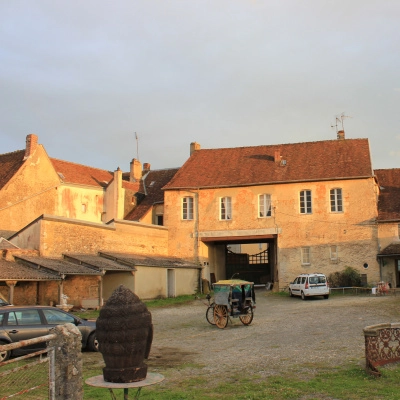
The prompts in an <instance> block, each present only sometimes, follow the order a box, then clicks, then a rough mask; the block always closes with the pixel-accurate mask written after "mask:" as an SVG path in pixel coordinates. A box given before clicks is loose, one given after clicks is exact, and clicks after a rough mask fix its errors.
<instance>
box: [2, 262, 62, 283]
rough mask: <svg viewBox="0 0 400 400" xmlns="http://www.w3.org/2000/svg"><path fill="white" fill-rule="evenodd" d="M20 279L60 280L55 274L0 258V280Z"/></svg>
mask: <svg viewBox="0 0 400 400" xmlns="http://www.w3.org/2000/svg"><path fill="white" fill-rule="evenodd" d="M5 280H22V281H49V280H52V281H54V280H61V277H60V276H57V275H55V274H52V273H49V272H46V271H42V270H38V269H34V268H30V267H27V266H25V265H22V264H19V263H17V262H11V261H6V260H1V259H0V281H5Z"/></svg>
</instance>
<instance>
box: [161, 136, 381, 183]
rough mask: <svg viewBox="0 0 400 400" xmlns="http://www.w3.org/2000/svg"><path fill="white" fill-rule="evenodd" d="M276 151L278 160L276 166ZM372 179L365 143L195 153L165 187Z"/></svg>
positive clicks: (347, 141) (328, 142)
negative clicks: (279, 159)
mask: <svg viewBox="0 0 400 400" xmlns="http://www.w3.org/2000/svg"><path fill="white" fill-rule="evenodd" d="M277 152H279V154H280V156H281V160H282V161H285V162H286V164H285V165H282V164H283V163H281V162H275V161H274V158H275V154H276V153H277ZM370 176H373V172H372V166H371V157H370V151H369V143H368V139H343V140H326V141H320V142H304V143H294V144H280V145H269V146H253V147H237V148H224V149H201V150H197V151H195V152H194V153H193V154H192V155H191V157H190V158H189V159H188V160H187V161H186V163H185V164H184V165H183V166H182V167H181V168H180V170H179V172H178V173H177V174H176V175H175V176H174V178H173V179H172V180H171V181H170V182H169V183H168V184H167V185H166V186H165V187H164V189H167V190H168V189H180V188H192V189H194V188H209V187H235V186H249V185H261V184H273V183H279V182H282V183H283V182H295V181H315V180H326V179H346V178H360V177H370Z"/></svg>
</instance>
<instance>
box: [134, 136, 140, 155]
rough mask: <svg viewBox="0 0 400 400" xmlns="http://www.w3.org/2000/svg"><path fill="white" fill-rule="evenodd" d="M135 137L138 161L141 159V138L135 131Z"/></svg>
mask: <svg viewBox="0 0 400 400" xmlns="http://www.w3.org/2000/svg"><path fill="white" fill-rule="evenodd" d="M135 139H136V157H137V159H138V161H140V159H139V138H138V135H137V133H136V132H135Z"/></svg>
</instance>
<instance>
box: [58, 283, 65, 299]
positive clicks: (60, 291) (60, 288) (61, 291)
mask: <svg viewBox="0 0 400 400" xmlns="http://www.w3.org/2000/svg"><path fill="white" fill-rule="evenodd" d="M63 294H64V281H60V283H59V284H58V304H62V302H63Z"/></svg>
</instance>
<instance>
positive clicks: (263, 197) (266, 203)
mask: <svg viewBox="0 0 400 400" xmlns="http://www.w3.org/2000/svg"><path fill="white" fill-rule="evenodd" d="M258 216H259V217H260V218H266V217H270V216H271V195H270V194H260V195H259V196H258Z"/></svg>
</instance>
